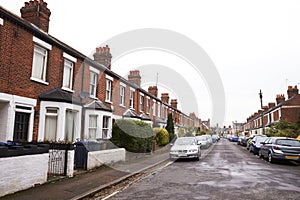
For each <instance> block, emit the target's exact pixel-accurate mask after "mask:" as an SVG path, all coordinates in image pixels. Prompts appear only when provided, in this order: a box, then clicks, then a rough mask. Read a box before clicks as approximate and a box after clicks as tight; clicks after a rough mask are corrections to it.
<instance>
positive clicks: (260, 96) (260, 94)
mask: <svg viewBox="0 0 300 200" xmlns="http://www.w3.org/2000/svg"><path fill="white" fill-rule="evenodd" d="M258 95H259V98H260V108H261V109H262V113H261V123H262V133H263V134H265V125H264V109H263V102H262V98H263V95H262V92H261V90H259V94H258Z"/></svg>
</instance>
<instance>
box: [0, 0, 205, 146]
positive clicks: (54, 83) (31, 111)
mask: <svg viewBox="0 0 300 200" xmlns="http://www.w3.org/2000/svg"><path fill="white" fill-rule="evenodd" d="M50 15H51V11H50V10H49V8H48V7H47V3H46V2H44V1H43V0H40V1H37V0H34V1H29V2H25V4H24V6H23V7H22V8H21V17H19V16H17V15H15V14H13V13H11V12H9V11H8V10H6V9H5V8H2V7H0V38H1V40H0V71H1V73H0V119H1V120H0V141H9V140H12V141H60V140H61V141H69V142H74V141H76V140H82V139H92V140H94V139H98V138H110V137H111V134H112V132H111V130H112V124H113V123H114V121H115V120H117V119H120V118H131V119H135V120H143V121H146V122H148V123H150V124H151V125H154V124H155V125H159V126H164V125H165V124H166V119H167V114H168V113H172V114H173V119H174V122H175V124H176V127H180V126H193V125H198V124H199V123H200V120H199V119H198V118H197V117H195V116H193V117H190V116H189V115H186V114H184V113H183V112H182V111H180V110H178V109H177V100H176V99H172V100H169V95H168V94H167V93H163V94H162V96H161V98H159V97H158V89H157V87H156V86H151V87H149V88H148V91H146V90H144V89H142V88H141V86H140V83H141V76H140V73H139V71H137V70H132V71H130V73H129V75H128V79H125V78H123V77H121V76H120V75H118V74H116V73H115V72H113V71H111V59H112V55H111V53H110V48H109V47H108V46H105V47H97V48H96V50H95V53H94V55H93V58H89V57H87V56H85V55H84V54H82V53H80V52H79V51H77V50H76V49H74V48H72V47H70V46H69V45H67V44H65V43H63V42H62V41H60V40H59V39H57V38H55V37H53V36H51V35H49V34H48V29H49V21H50Z"/></svg>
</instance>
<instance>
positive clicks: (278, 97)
mask: <svg viewBox="0 0 300 200" xmlns="http://www.w3.org/2000/svg"><path fill="white" fill-rule="evenodd" d="M284 101H285V97H284V94H277V95H276V103H277V105H278V104H280V103H282V102H284Z"/></svg>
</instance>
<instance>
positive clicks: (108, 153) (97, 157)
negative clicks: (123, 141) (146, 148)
mask: <svg viewBox="0 0 300 200" xmlns="http://www.w3.org/2000/svg"><path fill="white" fill-rule="evenodd" d="M117 162H125V149H124V148H119V149H110V150H101V151H91V152H88V158H87V170H90V169H93V168H96V167H100V166H101V165H103V164H111V163H117Z"/></svg>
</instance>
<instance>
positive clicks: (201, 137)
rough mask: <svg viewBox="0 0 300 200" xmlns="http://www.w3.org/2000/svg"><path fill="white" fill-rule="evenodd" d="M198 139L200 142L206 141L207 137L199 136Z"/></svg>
mask: <svg viewBox="0 0 300 200" xmlns="http://www.w3.org/2000/svg"><path fill="white" fill-rule="evenodd" d="M196 139H197V140H199V141H205V140H206V137H205V136H198V137H196Z"/></svg>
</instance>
